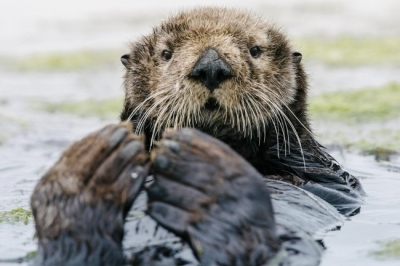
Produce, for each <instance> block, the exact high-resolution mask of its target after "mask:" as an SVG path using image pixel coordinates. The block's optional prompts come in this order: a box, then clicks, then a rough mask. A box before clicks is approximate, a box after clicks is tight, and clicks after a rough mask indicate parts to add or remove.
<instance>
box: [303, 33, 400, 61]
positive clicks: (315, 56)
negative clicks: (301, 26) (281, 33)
mask: <svg viewBox="0 0 400 266" xmlns="http://www.w3.org/2000/svg"><path fill="white" fill-rule="evenodd" d="M295 44H296V47H297V49H299V51H300V52H301V53H302V54H303V57H304V58H305V59H306V60H311V61H320V62H323V63H325V64H328V65H333V66H339V65H342V66H343V65H345V66H360V65H400V49H399V47H400V37H397V36H396V37H386V38H356V37H350V36H342V37H339V38H335V39H325V40H321V39H303V40H297V41H295Z"/></svg>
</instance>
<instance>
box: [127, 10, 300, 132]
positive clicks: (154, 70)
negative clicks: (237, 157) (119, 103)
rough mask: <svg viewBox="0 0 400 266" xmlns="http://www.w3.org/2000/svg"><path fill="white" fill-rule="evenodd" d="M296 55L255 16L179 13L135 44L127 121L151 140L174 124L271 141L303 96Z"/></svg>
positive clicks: (129, 56) (227, 12) (130, 57)
mask: <svg viewBox="0 0 400 266" xmlns="http://www.w3.org/2000/svg"><path fill="white" fill-rule="evenodd" d="M300 60H301V54H299V53H295V52H294V51H293V50H292V48H291V47H290V45H289V43H288V41H287V39H286V38H285V36H284V35H283V34H282V33H280V32H279V31H278V30H277V29H276V28H274V27H273V26H272V25H270V24H268V23H266V22H264V21H262V20H261V19H260V18H258V17H255V16H254V15H252V14H249V13H243V12H239V11H237V10H232V9H223V8H199V9H194V10H192V11H189V12H183V13H180V14H178V15H176V16H174V17H172V18H170V19H168V20H167V21H165V22H164V23H162V24H161V25H160V26H159V27H156V28H154V29H153V32H152V34H150V35H148V36H145V37H143V38H142V39H140V40H138V41H137V42H135V43H133V44H132V46H131V52H130V54H127V55H124V56H122V58H121V61H122V63H123V64H124V65H125V67H126V74H125V77H124V78H125V81H124V86H125V96H126V97H125V107H124V111H123V113H122V115H121V118H122V120H126V119H129V120H133V122H134V126H135V130H136V133H141V132H143V131H144V130H146V129H147V130H149V131H150V132H151V133H152V137H151V138H152V140H154V139H157V138H159V137H160V135H161V134H162V132H163V131H164V130H165V129H166V128H168V127H174V128H182V127H195V128H198V129H200V130H202V131H204V132H206V133H208V134H210V135H212V136H214V137H217V138H222V137H223V136H242V137H243V138H245V137H250V138H259V139H262V138H265V134H266V131H267V130H266V128H268V127H270V126H271V125H272V126H273V127H275V128H276V127H282V123H283V124H285V123H284V120H288V118H287V115H286V114H285V112H284V111H283V110H284V109H285V107H286V108H289V107H288V106H289V105H290V104H291V103H292V102H293V101H294V99H295V98H296V94H297V91H298V84H297V81H296V75H297V74H296V73H297V68H298V67H299V63H300Z"/></svg>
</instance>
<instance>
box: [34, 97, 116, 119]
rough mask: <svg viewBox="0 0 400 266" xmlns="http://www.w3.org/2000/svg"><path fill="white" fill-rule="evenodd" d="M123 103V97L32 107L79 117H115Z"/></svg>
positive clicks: (42, 104) (38, 104)
mask: <svg viewBox="0 0 400 266" xmlns="http://www.w3.org/2000/svg"><path fill="white" fill-rule="evenodd" d="M122 105H123V99H121V98H113V99H108V100H84V101H65V102H58V103H48V102H44V103H37V104H35V105H34V107H35V108H36V109H38V110H41V111H45V112H49V113H60V112H61V113H70V114H74V115H78V116H81V117H98V118H100V119H112V118H117V117H118V115H119V113H120V111H121V109H122Z"/></svg>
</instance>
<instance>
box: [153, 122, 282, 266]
mask: <svg viewBox="0 0 400 266" xmlns="http://www.w3.org/2000/svg"><path fill="white" fill-rule="evenodd" d="M152 162H153V167H152V170H153V174H154V179H155V182H154V184H153V185H152V186H151V187H150V188H149V189H148V195H149V214H150V216H151V217H153V218H154V219H155V220H156V221H157V222H158V223H159V224H161V225H162V226H164V227H166V228H167V229H169V230H171V231H173V232H174V233H176V234H177V235H179V236H181V237H182V238H183V239H185V240H186V241H187V242H188V243H189V244H190V245H191V247H192V250H193V251H194V253H195V255H196V256H197V258H198V259H199V260H200V261H201V262H202V264H204V265H263V264H264V263H265V262H267V261H268V260H269V259H271V258H272V257H273V256H274V255H275V253H276V252H277V251H278V250H279V248H280V243H279V240H278V238H277V237H276V234H275V221H274V218H273V212H272V206H271V201H270V197H269V193H268V190H267V187H266V186H265V184H264V182H263V180H262V177H261V175H260V174H259V173H258V172H257V171H256V170H255V169H254V168H253V167H252V166H251V165H250V164H249V163H247V162H246V161H245V160H244V159H243V158H241V157H240V156H239V155H238V154H236V153H235V152H234V151H233V150H232V149H230V148H229V147H228V146H227V145H225V144H224V143H222V142H220V141H218V140H216V139H214V138H212V137H210V136H208V135H206V134H204V133H201V132H199V131H197V130H192V129H183V130H178V131H169V132H167V133H166V134H165V136H164V138H163V140H162V141H161V142H160V144H159V145H158V148H157V149H156V151H155V152H154V153H153V154H152Z"/></svg>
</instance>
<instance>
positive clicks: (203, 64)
mask: <svg viewBox="0 0 400 266" xmlns="http://www.w3.org/2000/svg"><path fill="white" fill-rule="evenodd" d="M191 77H192V78H194V79H195V80H198V81H200V82H201V83H203V84H204V85H205V86H206V87H207V88H208V89H209V90H210V91H211V92H213V91H214V89H216V88H217V87H218V86H219V84H220V83H221V82H223V81H225V80H227V79H229V78H231V77H232V71H231V68H230V66H229V65H228V64H227V63H226V62H225V61H224V60H223V59H222V58H220V57H219V54H218V53H217V51H215V50H214V49H211V48H210V49H208V50H207V51H206V52H205V53H204V54H203V56H202V57H201V58H200V60H199V61H198V62H197V63H196V65H195V66H194V68H193V71H192V74H191Z"/></svg>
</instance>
